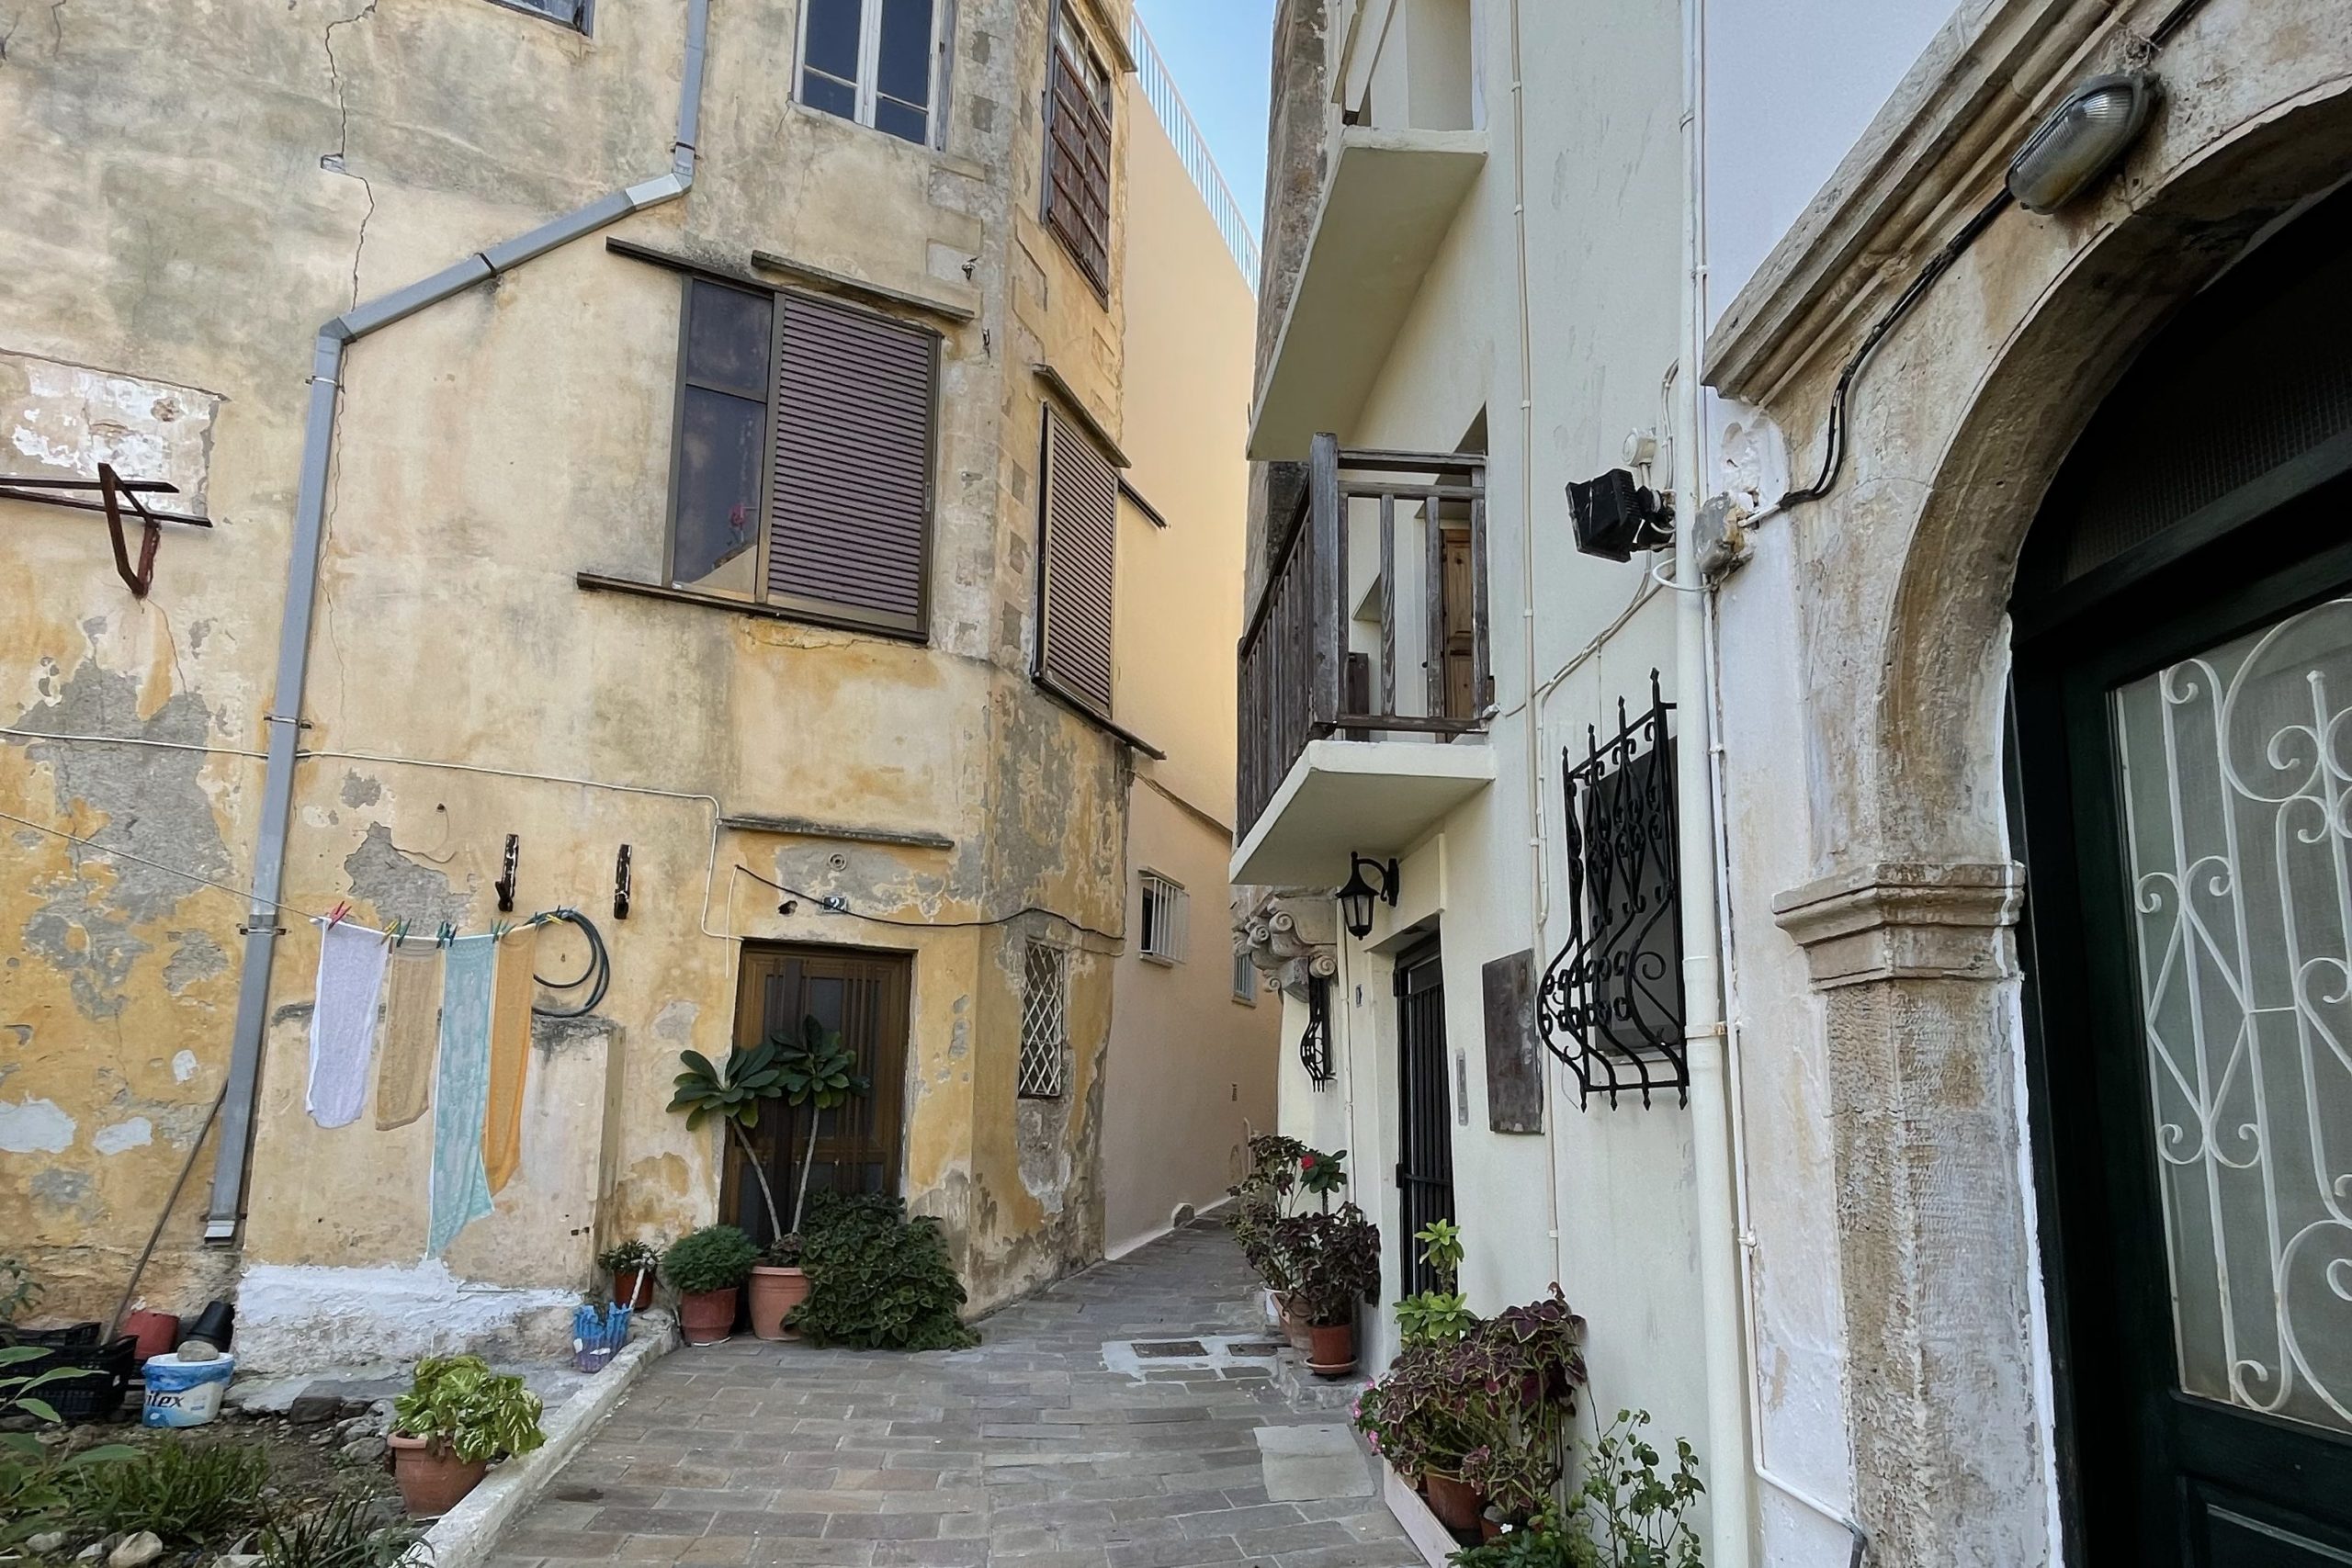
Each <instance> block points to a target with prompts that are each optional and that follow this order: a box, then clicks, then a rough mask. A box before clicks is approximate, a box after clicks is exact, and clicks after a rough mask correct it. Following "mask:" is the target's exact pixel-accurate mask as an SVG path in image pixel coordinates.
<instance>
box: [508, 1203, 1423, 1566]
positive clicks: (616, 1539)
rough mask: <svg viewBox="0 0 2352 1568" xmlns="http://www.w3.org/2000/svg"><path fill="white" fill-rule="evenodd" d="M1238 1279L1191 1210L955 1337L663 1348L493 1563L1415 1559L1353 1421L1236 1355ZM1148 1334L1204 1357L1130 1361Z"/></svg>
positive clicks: (1337, 1562) (1243, 1329) (1388, 1562)
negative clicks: (1341, 1421)
mask: <svg viewBox="0 0 2352 1568" xmlns="http://www.w3.org/2000/svg"><path fill="white" fill-rule="evenodd" d="M1252 1283H1253V1281H1252V1280H1250V1277H1249V1275H1248V1272H1247V1269H1245V1267H1244V1266H1243V1264H1242V1262H1241V1259H1240V1257H1239V1255H1238V1253H1237V1252H1236V1251H1235V1250H1234V1247H1233V1246H1232V1243H1231V1241H1230V1240H1229V1239H1228V1238H1227V1235H1225V1233H1224V1231H1223V1230H1222V1229H1221V1228H1219V1227H1217V1226H1216V1224H1214V1223H1211V1224H1197V1225H1194V1226H1192V1227H1189V1228H1187V1229H1184V1230H1181V1231H1178V1232H1176V1233H1174V1234H1173V1235H1170V1236H1167V1237H1165V1238H1164V1239H1162V1240H1160V1241H1158V1242H1155V1243H1153V1244H1152V1245H1151V1246H1149V1247H1145V1248H1143V1249H1142V1250H1140V1251H1138V1252H1136V1253H1132V1254H1130V1255H1129V1256H1127V1257H1126V1258H1121V1259H1119V1260H1118V1261H1117V1262H1115V1263H1106V1264H1104V1265H1103V1266H1102V1267H1100V1268H1097V1269H1090V1270H1088V1271H1087V1272H1085V1273H1083V1274H1080V1275H1079V1276H1077V1277H1076V1278H1074V1279H1070V1280H1064V1281H1063V1282H1062V1283H1060V1284H1059V1285H1057V1286H1055V1287H1053V1288H1052V1289H1050V1290H1047V1291H1045V1292H1040V1293H1039V1294H1038V1295H1036V1296H1035V1297H1032V1298H1031V1299H1030V1300H1028V1301H1026V1302H1023V1303H1018V1304H1016V1305H1014V1306H1012V1307H1008V1308H1007V1309H1005V1310H1004V1311H1002V1312H1001V1313H998V1314H995V1315H994V1316H992V1317H990V1318H989V1319H988V1320H987V1321H985V1322H984V1323H982V1324H981V1325H979V1326H980V1332H981V1335H982V1337H983V1341H984V1342H983V1343H982V1344H981V1346H980V1347H979V1348H978V1349H974V1350H959V1351H953V1352H948V1353H937V1354H930V1355H922V1356H898V1355H888V1354H879V1353H876V1354H859V1353H857V1352H854V1351H844V1350H814V1349H810V1348H808V1347H805V1346H798V1345H771V1344H763V1343H761V1342H759V1341H756V1340H750V1339H743V1340H736V1341H733V1342H730V1343H729V1344H726V1345H720V1346H711V1347H707V1348H698V1349H686V1350H682V1351H679V1352H678V1353H676V1354H675V1355H673V1356H671V1357H669V1358H668V1359H665V1360H663V1361H662V1362H661V1363H660V1364H659V1365H657V1366H656V1367H654V1368H653V1369H652V1370H651V1371H650V1372H649V1373H648V1374H647V1376H646V1378H645V1380H644V1381H643V1382H641V1383H640V1384H639V1386H638V1387H637V1388H636V1389H634V1390H632V1391H631V1393H629V1395H628V1399H626V1400H625V1401H624V1402H623V1403H622V1404H621V1406H620V1407H619V1408H618V1409H617V1410H616V1411H615V1412H614V1413H613V1415H612V1416H610V1417H609V1418H608V1419H607V1420H606V1422H605V1425H604V1427H602V1428H601V1429H599V1430H598V1431H597V1432H596V1433H595V1434H594V1437H592V1438H590V1439H589V1442H588V1444H587V1445H586V1447H584V1448H583V1449H582V1450H581V1451H580V1453H579V1454H578V1455H577V1456H576V1457H575V1458H574V1459H573V1461H571V1464H570V1465H569V1466H568V1467H567V1468H566V1469H565V1471H564V1472H563V1473H562V1474H560V1476H558V1477H557V1478H556V1479H555V1482H554V1483H553V1484H552V1485H550V1487H549V1488H548V1492H547V1494H546V1495H545V1496H544V1497H543V1498H542V1499H541V1501H540V1502H539V1503H538V1505H537V1506H536V1507H535V1508H534V1509H533V1510H532V1511H531V1512H530V1513H529V1514H528V1515H527V1516H526V1517H524V1518H523V1519H522V1520H521V1521H519V1522H518V1523H517V1524H516V1525H515V1527H514V1528H513V1529H511V1530H510V1531H509V1532H508V1534H507V1535H506V1537H505V1538H504V1539H503V1540H501V1541H500V1543H499V1545H498V1548H497V1551H495V1552H494V1554H493V1555H492V1558H491V1560H490V1561H491V1564H492V1568H575V1565H577V1564H582V1563H589V1562H603V1563H611V1564H624V1563H626V1564H645V1565H655V1564H666V1563H694V1564H708V1565H710V1568H800V1565H808V1568H1243V1565H1245V1564H1246V1565H1249V1568H1419V1563H1420V1562H1421V1558H1420V1554H1419V1552H1418V1551H1415V1550H1414V1549H1413V1546H1412V1544H1411V1543H1410V1542H1409V1541H1408V1540H1406V1539H1405V1536H1404V1532H1403V1531H1402V1530H1401V1529H1398V1527H1397V1523H1396V1521H1395V1520H1394V1519H1393V1518H1391V1517H1389V1515H1388V1513H1387V1512H1386V1510H1385V1509H1384V1508H1383V1507H1382V1506H1381V1505H1380V1502H1379V1500H1378V1498H1377V1497H1376V1496H1373V1495H1369V1488H1368V1487H1366V1486H1364V1484H1363V1479H1362V1478H1363V1475H1364V1474H1367V1473H1368V1472H1366V1471H1365V1470H1364V1469H1363V1462H1362V1457H1361V1455H1360V1454H1358V1455H1357V1456H1356V1462H1355V1464H1354V1466H1353V1467H1352V1468H1351V1466H1350V1465H1349V1463H1348V1459H1347V1455H1348V1453H1349V1452H1350V1451H1352V1450H1351V1449H1349V1448H1347V1447H1345V1445H1351V1444H1352V1441H1353V1439H1352V1438H1350V1437H1348V1435H1347V1434H1346V1432H1345V1429H1344V1428H1343V1427H1334V1426H1333V1424H1332V1415H1331V1413H1330V1412H1329V1411H1314V1410H1309V1411H1306V1412H1295V1411H1293V1410H1292V1409H1291V1408H1290V1406H1289V1405H1288V1404H1286V1403H1285V1402H1284V1400H1283V1396H1282V1394H1281V1393H1280V1392H1279V1390H1278V1389H1277V1387H1276V1383H1275V1379H1274V1376H1273V1371H1272V1366H1271V1364H1270V1363H1269V1362H1268V1361H1266V1360H1264V1359H1258V1358H1255V1357H1252V1356H1250V1355H1249V1354H1248V1353H1247V1351H1248V1348H1250V1347H1251V1346H1252V1344H1253V1342H1256V1341H1262V1339H1263V1337H1264V1334H1263V1327H1262V1325H1261V1324H1259V1323H1257V1322H1256V1321H1254V1314H1253V1313H1252V1311H1251V1308H1250V1304H1249V1303H1250V1297H1251V1294H1252V1292H1251V1285H1252ZM1170 1341H1179V1342H1182V1341H1189V1342H1192V1344H1193V1345H1196V1346H1198V1347H1200V1348H1201V1349H1202V1352H1203V1353H1202V1354H1201V1355H1199V1356H1192V1355H1177V1356H1170V1355H1154V1354H1151V1353H1150V1351H1151V1349H1152V1348H1154V1347H1157V1346H1160V1345H1164V1344H1167V1343H1168V1342H1170ZM1139 1348H1140V1351H1141V1353H1139ZM1237 1350H1239V1351H1242V1352H1243V1353H1241V1354H1236V1353H1235V1352H1236V1351H1237ZM1270 1476H1271V1478H1272V1481H1271V1485H1270Z"/></svg>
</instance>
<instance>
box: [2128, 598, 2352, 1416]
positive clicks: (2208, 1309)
mask: <svg viewBox="0 0 2352 1568" xmlns="http://www.w3.org/2000/svg"><path fill="white" fill-rule="evenodd" d="M2113 709H2114V723H2115V734H2116V750H2117V752H2118V755H2119V756H2120V760H2121V781H2120V784H2121V792H2122V796H2123V807H2124V822H2125V836H2126V840H2127V849H2128V852H2129V855H2130V876H2131V896H2132V910H2133V921H2134V936H2135V942H2134V945H2135V947H2136V949H2137V958H2138V964H2139V979H2140V998H2141V1009H2142V1023H2143V1032H2144V1037H2145V1049H2146V1053H2147V1072H2148V1078H2149V1088H2150V1093H2151V1097H2152V1100H2153V1104H2152V1107H2151V1109H2152V1112H2153V1114H2154V1122H2155V1131H2156V1154H2157V1158H2158V1162H2159V1165H2158V1173H2157V1174H2158V1180H2159V1184H2160V1187H2161V1190H2162V1194H2163V1201H2164V1221H2165V1244H2166V1251H2167V1254H2168V1257H2169V1262H2170V1268H2171V1289H2172V1297H2173V1319H2174V1334H2175V1339H2176V1350H2177V1357H2178V1362H2179V1369H2180V1382H2181V1387H2182V1388H2183V1389H2184V1390H2186V1391H2187V1392H2188V1393H2193V1394H2197V1395H2199V1396H2202V1397H2204V1398H2208V1399H2213V1400H2219V1401H2222V1402H2223V1403H2226V1404H2233V1405H2236V1406H2239V1407H2241V1408H2244V1409H2248V1410H2256V1411H2261V1412H2264V1413H2266V1414H2268V1415H2274V1416H2284V1417H2287V1418H2289V1419H2291V1420H2296V1421H2302V1422H2306V1423H2309V1424H2311V1425H2312V1426H2317V1427H2328V1428H2332V1429H2335V1430H2337V1431H2347V1432H2352V598H2347V599H2338V600H2335V601H2333V602H2332V603H2329V604H2322V605H2319V606H2317V607H2315V608H2313V609H2311V610H2307V611H2304V612H2302V613H2301V614H2299V615H2290V616H2289V617H2287V618H2286V619H2285V620H2282V621H2279V622H2278V623H2277V624H2275V625H2273V626H2268V627H2266V628H2264V629H2262V630H2260V631H2257V632H2254V633H2251V634H2249V635H2247V636H2245V637H2238V638H2236V639H2234V640H2233V641H2231V642H2228V643H2225V644H2222V646H2221V647H2219V648H2215V649H2211V650H2209V651H2208V652H2206V653H2204V654H2202V655H2199V656H2198V657H2196V658H2193V659H2188V660H2183V661H2181V662H2180V663H2177V664H2175V665H2173V666H2171V667H2170V668H2168V669H2165V670H2161V671H2157V672H2156V673H2154V674H2153V675H2150V676H2147V677H2146V678H2144V679H2143V680H2139V681H2135V682H2131V684H2129V685H2126V686H2122V687H2120V688H2119V689H2118V690H2117V691H2116V693H2115V694H2114V700H2113Z"/></svg>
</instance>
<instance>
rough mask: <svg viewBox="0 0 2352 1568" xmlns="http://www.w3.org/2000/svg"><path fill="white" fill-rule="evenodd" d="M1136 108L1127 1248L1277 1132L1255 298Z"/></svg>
mask: <svg viewBox="0 0 2352 1568" xmlns="http://www.w3.org/2000/svg"><path fill="white" fill-rule="evenodd" d="M1125 103H1126V110H1127V112H1126V116H1125V118H1126V121H1127V124H1128V127H1129V135H1128V142H1127V180H1128V185H1127V191H1128V197H1127V246H1126V256H1125V268H1124V271H1125V278H1126V288H1127V314H1126V337H1125V388H1126V407H1125V422H1124V426H1123V429H1124V435H1125V446H1126V450H1127V455H1128V457H1130V458H1131V459H1132V460H1133V462H1134V467H1133V468H1131V469H1130V470H1129V471H1128V473H1127V476H1126V478H1127V480H1128V482H1129V484H1130V485H1131V486H1132V487H1133V491H1134V492H1135V493H1134V495H1133V496H1131V497H1130V498H1128V499H1127V500H1126V501H1125V502H1123V503H1122V505H1121V507H1120V509H1119V511H1120V515H1119V599H1118V634H1117V637H1118V649H1117V657H1118V706H1119V712H1120V714H1121V716H1122V722H1123V723H1124V724H1125V726H1126V727H1127V728H1130V729H1132V730H1134V731H1135V732H1136V734H1137V735H1138V736H1139V737H1140V738H1141V739H1145V740H1147V741H1148V742H1150V743H1151V744H1152V745H1153V746H1154V747H1155V748H1157V749H1159V750H1162V751H1165V752H1166V753H1167V755H1166V756H1165V757H1164V758H1144V757H1138V759H1137V760H1136V773H1135V782H1134V785H1133V787H1132V789H1131V791H1130V795H1129V807H1128V838H1127V870H1128V875H1127V894H1126V897H1127V919H1126V927H1125V930H1126V932H1127V942H1126V951H1125V954H1124V955H1123V956H1122V957H1121V958H1120V959H1119V960H1118V962H1117V965H1116V975H1115V978H1114V989H1115V992H1116V996H1117V1007H1116V1010H1115V1011H1114V1016H1113V1019H1112V1027H1111V1050H1110V1066H1109V1073H1108V1081H1107V1084H1106V1088H1105V1094H1104V1100H1103V1149H1104V1168H1103V1186H1104V1196H1105V1217H1104V1222H1103V1242H1104V1246H1105V1247H1106V1248H1107V1249H1108V1250H1110V1251H1111V1252H1113V1253H1116V1252H1118V1251H1120V1250H1121V1249H1122V1248H1124V1247H1132V1246H1134V1245H1136V1243H1138V1242H1140V1241H1143V1240H1145V1239H1147V1238H1148V1237H1149V1236H1151V1235H1154V1234H1156V1233H1157V1232H1159V1231H1160V1230H1162V1229H1164V1228H1166V1227H1167V1225H1168V1224H1170V1219H1171V1217H1172V1216H1173V1215H1174V1214H1175V1213H1176V1212H1177V1210H1178V1208H1179V1207H1180V1206H1182V1205H1189V1206H1191V1207H1192V1208H1193V1209H1195V1210H1199V1209H1204V1208H1206V1207H1208V1206H1209V1205H1210V1204H1211V1203H1214V1202H1216V1201H1218V1200H1220V1199H1222V1198H1223V1197H1224V1196H1225V1190H1226V1188H1227V1186H1228V1185H1229V1184H1230V1183H1231V1182H1232V1181H1233V1180H1234V1179H1235V1178H1236V1176H1237V1175H1238V1162H1239V1160H1240V1157H1241V1147H1242V1145H1243V1144H1244V1142H1245V1141H1246V1139H1247V1137H1248V1135H1249V1133H1250V1131H1251V1130H1252V1129H1257V1130H1264V1129H1268V1128H1270V1127H1271V1126H1272V1122H1273V1118H1274V1071H1273V1054H1274V1043H1275V1034H1276V1032H1277V1030H1278V1028H1279V1023H1280V1015H1281V1009H1280V1008H1279V1007H1278V1006H1276V1005H1274V1002H1275V998H1271V997H1265V996H1261V995H1258V994H1257V990H1258V987H1257V982H1256V980H1255V977H1254V976H1253V977H1252V979H1251V983H1250V990H1251V992H1252V995H1251V998H1250V1001H1249V1002H1243V1001H1238V1000H1236V999H1235V992H1234V963H1233V952H1232V946H1231V942H1230V932H1229V931H1228V922H1227V915H1226V910H1227V899H1228V896H1229V894H1230V888H1229V886H1228V885H1227V880H1226V862H1227V858H1228V856H1229V854H1230V852H1231V848H1232V819H1233V752H1234V728H1233V726H1234V672H1233V649H1234V646H1235V644H1236V642H1237V641H1238V638H1239V637H1240V633H1241V626H1240V611H1239V606H1238V603H1237V601H1236V599H1235V597H1234V592H1233V585H1234V584H1235V583H1236V582H1237V581H1239V580H1240V574H1241V570H1242V551H1243V536H1244V531H1245V526H1246V524H1247V519H1248V506H1249V481H1250V469H1249V464H1248V462H1247V460H1246V459H1245V458H1244V457H1243V452H1242V448H1243V445H1244V442H1245V440H1246V438H1247V435H1248V425H1249V414H1250V362H1251V355H1252V353H1253V344H1254V336H1255V333H1256V321H1257V301H1256V299H1255V297H1254V296H1253V294H1252V293H1251V291H1250V280H1249V279H1247V278H1245V277H1244V276H1243V275H1242V273H1241V270H1240V268H1239V267H1238V266H1237V265H1235V261H1234V257H1233V255H1232V253H1231V252H1229V251H1228V250H1227V248H1226V243H1225V241H1224V238H1223V236H1222V235H1220V234H1219V232H1218V231H1217V227H1216V222H1215V220H1213V219H1212V218H1211V217H1210V214H1209V209H1208V207H1207V205H1206V203H1205V202H1204V200H1203V198H1202V196H1201V194H1200V192H1199V190H1198V189H1196V188H1195V186H1193V179H1192V176H1191V175H1190V174H1188V173H1187V172H1186V170H1185V168H1184V165H1183V163H1182V160H1181V159H1180V158H1179V156H1178V154H1177V152H1176V148H1175V146H1174V144H1173V143H1172V141H1170V136H1169V133H1168V131H1167V130H1166V129H1165V128H1164V127H1163V126H1162V125H1161V124H1160V122H1159V120H1158V119H1157V118H1154V115H1153V111H1152V108H1151V107H1150V105H1149V104H1148V102H1147V101H1146V97H1145V95H1144V93H1143V92H1142V91H1141V89H1140V87H1139V86H1138V85H1136V83H1135V82H1134V81H1133V80H1131V81H1130V83H1129V85H1128V91H1127V93H1126V95H1125ZM1138 498H1139V500H1138ZM1155 513H1156V514H1157V515H1156V516H1155V515H1154V514H1155ZM1147 871H1148V872H1155V873H1158V874H1160V875H1163V876H1166V877H1168V878H1169V879H1170V880H1172V881H1174V882H1177V883H1179V884H1181V885H1182V887H1183V889H1184V893H1185V897H1186V901H1187V903H1188V906H1189V919H1188V922H1187V925H1186V929H1185V939H1186V940H1185V942H1184V944H1183V951H1182V956H1181V958H1180V959H1179V961H1178V962H1176V963H1174V964H1163V963H1159V962H1156V961H1154V960H1152V959H1150V958H1147V957H1145V956H1144V955H1143V954H1142V953H1141V952H1140V946H1141V941H1140V935H1141V931H1142V929H1143V927H1142V913H1143V911H1142V892H1141V877H1142V874H1144V873H1145V872H1147Z"/></svg>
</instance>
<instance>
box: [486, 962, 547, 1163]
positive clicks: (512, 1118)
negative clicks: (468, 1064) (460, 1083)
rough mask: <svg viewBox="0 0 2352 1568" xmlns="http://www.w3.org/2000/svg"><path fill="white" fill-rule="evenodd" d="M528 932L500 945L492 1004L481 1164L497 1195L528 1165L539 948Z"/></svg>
mask: <svg viewBox="0 0 2352 1568" xmlns="http://www.w3.org/2000/svg"><path fill="white" fill-rule="evenodd" d="M535 935H536V933H535V932H534V931H529V930H525V931H515V932H513V933H511V934H510V935H509V936H507V938H506V939H505V940H504V941H503V942H500V943H499V944H498V982H497V988H496V989H495V990H494V991H493V992H492V998H491V1005H490V1106H489V1110H488V1111H487V1112H486V1113H485V1115H484V1116H483V1118H482V1134H481V1163H482V1169H483V1171H484V1173H485V1174H486V1175H488V1176H489V1178H490V1190H491V1191H492V1192H493V1193H495V1192H498V1191H501V1190H503V1189H504V1188H505V1186H506V1184H507V1182H509V1181H511V1180H513V1179H514V1177H515V1171H517V1170H519V1169H521V1168H522V1165H523V1083H524V1079H525V1078H526V1077H527V1076H528V1074H529V1072H530V1069H531V998H532V997H533V996H534V995H535V994H536V986H537V982H535V981H534V980H533V979H532V977H531V963H532V959H533V957H534V955H535V953H536V950H537V945H538V944H537V942H535V941H534V940H533V938H534V936H535Z"/></svg>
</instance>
